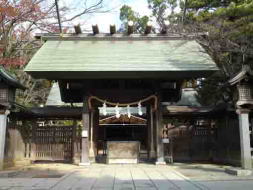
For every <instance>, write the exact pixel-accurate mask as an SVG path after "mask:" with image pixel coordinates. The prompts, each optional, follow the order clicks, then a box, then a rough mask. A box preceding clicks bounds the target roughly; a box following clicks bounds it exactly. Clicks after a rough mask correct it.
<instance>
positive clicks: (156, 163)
mask: <svg viewBox="0 0 253 190" xmlns="http://www.w3.org/2000/svg"><path fill="white" fill-rule="evenodd" d="M155 165H166V162H158V161H157V162H155Z"/></svg>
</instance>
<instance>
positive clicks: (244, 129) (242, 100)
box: [229, 65, 253, 170]
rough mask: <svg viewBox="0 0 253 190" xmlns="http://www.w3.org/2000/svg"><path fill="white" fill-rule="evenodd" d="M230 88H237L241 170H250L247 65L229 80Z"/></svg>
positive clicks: (251, 105)
mask: <svg viewBox="0 0 253 190" xmlns="http://www.w3.org/2000/svg"><path fill="white" fill-rule="evenodd" d="M229 84H230V85H231V86H235V85H236V86H237V91H238V101H237V102H236V107H237V110H236V112H237V114H238V117H239V130H240V145H241V164H242V168H243V169H249V170H251V169H252V158H251V146H250V131H249V112H250V111H251V110H252V109H253V96H252V87H253V71H252V70H251V68H250V66H249V65H243V67H242V70H241V71H240V72H239V73H238V74H237V75H236V76H235V77H233V78H232V79H230V80H229Z"/></svg>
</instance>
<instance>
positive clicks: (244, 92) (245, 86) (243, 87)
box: [236, 82, 253, 108]
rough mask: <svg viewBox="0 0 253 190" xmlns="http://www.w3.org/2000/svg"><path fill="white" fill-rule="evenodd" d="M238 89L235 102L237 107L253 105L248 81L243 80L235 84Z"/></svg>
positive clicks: (250, 106)
mask: <svg viewBox="0 0 253 190" xmlns="http://www.w3.org/2000/svg"><path fill="white" fill-rule="evenodd" d="M237 90H238V101H237V103H236V105H237V107H238V108H243V107H245V108H252V107H253V96H252V86H251V84H250V83H247V82H244V83H242V84H238V85H237Z"/></svg>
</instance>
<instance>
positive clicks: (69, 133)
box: [31, 126, 75, 162]
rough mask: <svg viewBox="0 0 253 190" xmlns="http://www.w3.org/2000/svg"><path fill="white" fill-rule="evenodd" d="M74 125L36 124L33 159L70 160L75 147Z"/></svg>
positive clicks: (32, 140) (32, 139)
mask: <svg viewBox="0 0 253 190" xmlns="http://www.w3.org/2000/svg"><path fill="white" fill-rule="evenodd" d="M74 133H75V128H74V127H73V126H34V127H33V129H32V138H31V159H32V160H51V161H66V162H70V161H72V158H73V149H74V147H73V146H74V143H73V141H74Z"/></svg>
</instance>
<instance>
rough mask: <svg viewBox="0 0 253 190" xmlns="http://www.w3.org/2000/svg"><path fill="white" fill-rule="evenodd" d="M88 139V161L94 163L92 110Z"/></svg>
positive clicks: (92, 112)
mask: <svg viewBox="0 0 253 190" xmlns="http://www.w3.org/2000/svg"><path fill="white" fill-rule="evenodd" d="M89 131H90V138H89V159H90V162H95V151H94V110H92V111H91V112H90V130H89Z"/></svg>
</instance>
